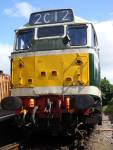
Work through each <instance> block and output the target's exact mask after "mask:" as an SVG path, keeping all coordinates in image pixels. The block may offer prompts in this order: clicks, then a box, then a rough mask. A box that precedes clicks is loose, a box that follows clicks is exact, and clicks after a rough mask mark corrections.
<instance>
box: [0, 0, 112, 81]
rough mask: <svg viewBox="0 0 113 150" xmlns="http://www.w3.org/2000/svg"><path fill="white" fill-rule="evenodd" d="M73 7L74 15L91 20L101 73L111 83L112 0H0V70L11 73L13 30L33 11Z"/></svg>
mask: <svg viewBox="0 0 113 150" xmlns="http://www.w3.org/2000/svg"><path fill="white" fill-rule="evenodd" d="M57 8H72V9H73V11H74V13H75V15H76V16H79V17H82V18H84V19H87V20H89V21H91V22H93V23H94V25H95V29H96V31H97V36H98V40H99V48H100V59H101V76H102V78H103V77H106V78H107V79H108V80H109V81H110V82H111V83H113V0H109V1H107V0H9V1H8V0H0V10H1V11H0V60H1V63H0V70H4V72H5V73H8V74H9V73H10V66H9V56H10V53H11V51H12V50H13V41H14V30H15V29H16V28H18V27H19V26H22V25H23V24H25V23H26V22H27V21H28V17H29V14H30V13H31V12H34V11H41V10H48V9H57Z"/></svg>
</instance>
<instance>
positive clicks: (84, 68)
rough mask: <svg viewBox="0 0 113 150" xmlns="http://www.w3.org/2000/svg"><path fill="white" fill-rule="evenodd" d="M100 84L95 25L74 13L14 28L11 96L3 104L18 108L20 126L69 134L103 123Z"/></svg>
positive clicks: (36, 17) (47, 14) (40, 17)
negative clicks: (78, 125)
mask: <svg viewBox="0 0 113 150" xmlns="http://www.w3.org/2000/svg"><path fill="white" fill-rule="evenodd" d="M99 84H100V60H99V48H98V40H97V35H96V32H95V29H94V26H93V24H92V23H90V22H89V21H87V20H84V19H82V18H80V17H77V16H74V14H73V11H72V10H71V9H58V10H49V11H41V12H35V13H32V14H31V15H30V18H29V22H28V23H26V24H25V25H24V26H23V27H20V28H19V29H16V30H15V40H14V51H13V52H12V53H11V96H10V97H7V98H5V99H4V100H3V102H2V103H3V104H2V106H3V108H4V109H16V112H17V116H18V120H17V121H18V123H20V122H21V123H22V124H23V125H25V124H28V123H31V124H33V125H35V127H36V128H37V130H38V129H39V130H42V129H44V130H45V129H47V130H50V131H57V132H60V131H67V132H68V133H69V131H70V128H72V127H73V128H75V127H76V126H77V124H78V123H81V122H82V123H83V124H87V125H94V124H101V123H102V116H101V105H102V100H101V91H100V88H99ZM70 132H72V131H70Z"/></svg>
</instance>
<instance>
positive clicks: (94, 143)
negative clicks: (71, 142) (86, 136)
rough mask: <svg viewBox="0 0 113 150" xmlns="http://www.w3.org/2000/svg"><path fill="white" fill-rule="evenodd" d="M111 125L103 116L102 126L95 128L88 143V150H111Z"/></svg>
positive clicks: (112, 142)
mask: <svg viewBox="0 0 113 150" xmlns="http://www.w3.org/2000/svg"><path fill="white" fill-rule="evenodd" d="M112 130H113V124H111V122H110V120H109V116H107V115H105V114H103V124H102V125H101V126H96V128H95V131H94V132H93V134H92V135H91V138H90V140H89V142H88V150H113V131H112Z"/></svg>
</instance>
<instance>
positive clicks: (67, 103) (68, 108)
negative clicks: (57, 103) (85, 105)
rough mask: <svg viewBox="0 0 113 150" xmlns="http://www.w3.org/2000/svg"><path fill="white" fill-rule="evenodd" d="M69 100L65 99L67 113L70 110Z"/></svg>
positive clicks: (68, 98)
mask: <svg viewBox="0 0 113 150" xmlns="http://www.w3.org/2000/svg"><path fill="white" fill-rule="evenodd" d="M70 100H71V99H70V97H66V109H67V110H68V112H69V110H70Z"/></svg>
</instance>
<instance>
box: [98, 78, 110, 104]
mask: <svg viewBox="0 0 113 150" xmlns="http://www.w3.org/2000/svg"><path fill="white" fill-rule="evenodd" d="M100 87H101V91H102V100H103V105H106V104H107V103H108V102H109V101H110V100H111V99H112V97H113V85H112V84H110V82H109V81H108V80H107V79H106V77H104V79H102V80H101V84H100Z"/></svg>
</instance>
